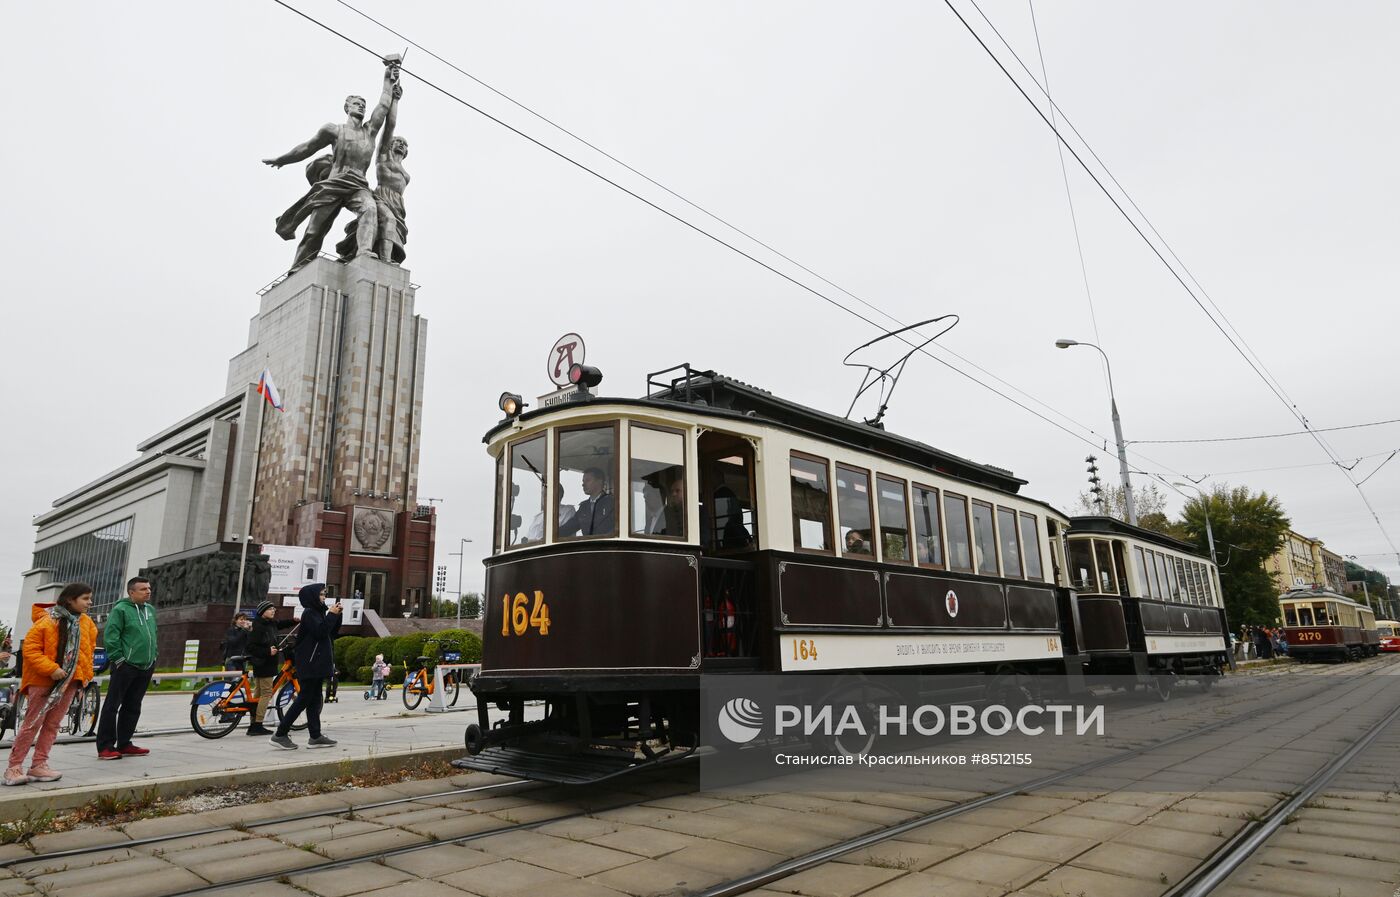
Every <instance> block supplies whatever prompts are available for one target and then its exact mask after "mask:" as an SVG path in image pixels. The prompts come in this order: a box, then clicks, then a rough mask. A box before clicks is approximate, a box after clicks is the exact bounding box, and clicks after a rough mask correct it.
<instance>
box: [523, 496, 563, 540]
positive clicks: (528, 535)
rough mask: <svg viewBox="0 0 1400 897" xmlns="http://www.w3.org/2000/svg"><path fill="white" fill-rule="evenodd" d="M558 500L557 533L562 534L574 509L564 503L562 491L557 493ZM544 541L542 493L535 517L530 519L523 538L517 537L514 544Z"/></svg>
mask: <svg viewBox="0 0 1400 897" xmlns="http://www.w3.org/2000/svg"><path fill="white" fill-rule="evenodd" d="M558 501H559V533H560V535H563V534H564V532H565V530H564V527H565V526H567V525H568V524H569V523H572V522H573V519H574V509H573V508H571V507H569V506H568V505H566V504H564V493H563V492H560V493H559V495H558ZM543 541H544V495H543V494H541V495H540V512H539V513H538V514H536V515H535V519H534V520H531V521H530V528H529V529H527V530H526V531H525V535H524V537H523V538H520V539H517V540H516V542H515V544H516V545H528V544H530V543H532V542H543Z"/></svg>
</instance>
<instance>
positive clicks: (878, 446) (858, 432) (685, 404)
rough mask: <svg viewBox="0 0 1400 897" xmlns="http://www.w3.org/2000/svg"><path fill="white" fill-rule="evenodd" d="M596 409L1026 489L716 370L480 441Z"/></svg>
mask: <svg viewBox="0 0 1400 897" xmlns="http://www.w3.org/2000/svg"><path fill="white" fill-rule="evenodd" d="M600 406H609V407H615V408H616V407H617V406H621V407H620V408H618V409H617V411H615V412H614V413H624V414H625V413H627V412H626V411H625V410H623V409H627V408H634V409H636V410H637V411H638V412H641V413H646V412H654V413H656V412H659V413H660V414H661V415H662V416H665V415H667V414H675V413H676V412H677V411H684V412H686V413H690V414H698V415H702V416H706V417H714V418H729V419H733V420H736V421H745V422H748V423H761V424H766V425H769V426H775V427H779V428H782V429H785V430H788V431H791V432H795V433H800V434H803V435H806V436H809V437H813V438H817V439H820V440H822V441H825V442H829V443H834V444H838V445H842V446H845V447H847V448H851V449H856V450H859V451H863V452H869V453H872V454H876V455H883V456H885V457H888V458H890V459H893V460H895V461H899V462H901V463H904V464H911V465H914V466H917V467H923V468H927V469H930V470H933V471H936V472H938V473H941V474H943V475H945V476H949V477H952V478H954V479H959V480H965V481H968V482H972V483H977V484H979V485H982V486H986V487H990V488H992V489H995V490H997V491H999V492H1004V493H1008V494H1011V495H1015V494H1018V493H1019V492H1020V489H1021V487H1022V486H1024V485H1026V480H1023V479H1021V478H1020V477H1017V476H1016V475H1015V474H1013V473H1012V472H1011V471H1009V470H1006V469H1005V468H1002V467H996V466H994V465H991V464H981V463H978V462H976V461H969V460H968V459H966V458H961V457H959V456H957V455H954V454H952V453H950V452H945V451H943V450H942V449H938V448H935V447H933V446H931V445H928V444H926V443H923V442H919V441H918V440H916V439H910V438H908V437H905V436H899V435H897V434H894V433H890V432H888V431H887V430H885V429H884V428H883V427H874V426H870V425H868V424H865V423H862V422H859V421H852V420H848V419H847V418H844V417H839V416H837V415H834V414H828V413H827V412H825V411H819V410H817V409H815V408H809V407H807V406H806V405H801V404H799V403H797V402H792V401H789V400H787V399H783V398H780V397H778V396H776V395H774V394H773V393H771V392H769V391H768V390H766V389H760V388H758V387H756V386H751V385H749V384H747V383H744V382H741V381H739V380H734V379H731V378H729V377H725V376H722V375H720V374H717V373H715V372H714V371H703V372H702V371H694V372H692V373H690V375H689V376H685V377H680V378H677V379H676V380H675V381H673V382H672V383H671V385H670V386H669V387H667V388H665V389H662V390H659V391H657V392H653V393H651V394H650V395H648V396H647V397H645V398H641V399H625V398H613V397H606V398H604V397H595V398H593V399H590V400H587V401H583V402H572V403H566V404H562V405H554V406H551V407H548V408H537V409H535V410H532V411H527V412H525V413H524V414H522V415H520V416H519V417H518V418H516V419H514V420H503V421H501V422H500V423H498V424H497V425H496V426H494V427H492V428H491V429H490V430H488V431H487V433H486V435H485V436H484V437H483V439H482V442H485V443H487V444H489V445H491V446H492V453H493V454H495V453H496V452H497V451H498V448H497V447H498V444H499V442H500V441H501V440H502V439H503V438H505V437H508V436H513V435H514V434H515V433H516V432H518V431H520V430H521V429H528V428H529V427H530V425H531V424H532V423H534V422H535V421H537V420H539V419H541V418H549V417H551V416H555V415H559V414H561V413H565V412H571V413H574V414H577V413H579V412H580V411H586V412H588V413H592V414H599V413H606V412H605V411H604V409H603V408H602V407H600ZM539 423H541V424H543V423H545V421H544V420H539ZM1031 501H1036V500H1035V499H1031ZM1036 503H1037V504H1044V505H1045V506H1046V507H1047V508H1050V509H1051V510H1054V511H1055V512H1056V514H1059V515H1061V516H1064V515H1063V514H1062V512H1060V511H1058V509H1055V508H1053V507H1051V506H1050V505H1048V504H1046V503H1045V502H1039V501H1037V502H1036Z"/></svg>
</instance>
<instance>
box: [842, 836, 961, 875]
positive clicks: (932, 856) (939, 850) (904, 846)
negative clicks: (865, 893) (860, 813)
mask: <svg viewBox="0 0 1400 897" xmlns="http://www.w3.org/2000/svg"><path fill="white" fill-rule="evenodd" d="M960 850H961V848H957V847H949V846H948V845H946V844H920V843H919V842H917V841H904V840H900V839H898V838H895V839H892V840H889V841H882V842H880V843H879V844H873V845H871V846H870V847H864V848H861V849H860V850H857V851H853V852H852V853H848V854H846V855H844V856H841V857H838V858H837V860H836V862H838V863H849V864H851V865H856V866H877V867H879V868H882V869H899V870H903V871H906V872H907V871H911V870H915V869H927V868H928V867H929V866H932V865H934V864H935V863H941V862H943V861H944V860H946V859H948V858H949V857H954V856H957V855H958V853H959V852H960Z"/></svg>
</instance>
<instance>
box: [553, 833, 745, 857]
mask: <svg viewBox="0 0 1400 897" xmlns="http://www.w3.org/2000/svg"><path fill="white" fill-rule="evenodd" d="M540 831H542V832H543V831H545V829H540ZM575 831H580V830H575ZM575 831H570V830H568V829H564V830H558V829H554V830H551V833H553V834H558V835H559V836H560V837H564V838H569V839H570V840H583V841H588V842H590V843H592V844H599V845H602V846H603V847H611V848H612V849H614V850H622V851H626V852H627V853H630V854H635V855H637V856H642V857H646V858H647V859H655V858H657V857H660V856H665V855H666V854H668V853H675V852H676V851H677V850H680V849H681V848H682V847H689V846H691V845H692V844H697V843H699V840H700V839H698V838H696V837H695V836H693V835H682V834H680V833H678V832H668V831H665V830H663V829H655V828H647V827H646V826H640V825H624V826H622V827H620V828H616V829H614V830H613V831H609V832H606V833H604V834H597V835H594V836H592V837H587V836H582V835H581V834H575ZM755 846H758V845H755ZM760 849H762V848H760Z"/></svg>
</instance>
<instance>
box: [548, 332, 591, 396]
mask: <svg viewBox="0 0 1400 897" xmlns="http://www.w3.org/2000/svg"><path fill="white" fill-rule="evenodd" d="M583 359H584V347H583V337H581V336H579V335H578V334H577V333H566V334H564V335H563V336H561V337H559V338H558V339H557V340H555V341H554V345H553V346H552V347H551V348H550V350H549V360H548V361H546V362H545V373H546V374H548V375H549V382H551V383H553V384H554V385H555V386H558V387H560V388H561V389H562V388H563V387H566V386H568V385H569V368H571V367H573V366H574V365H576V364H583V363H584V361H583Z"/></svg>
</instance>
